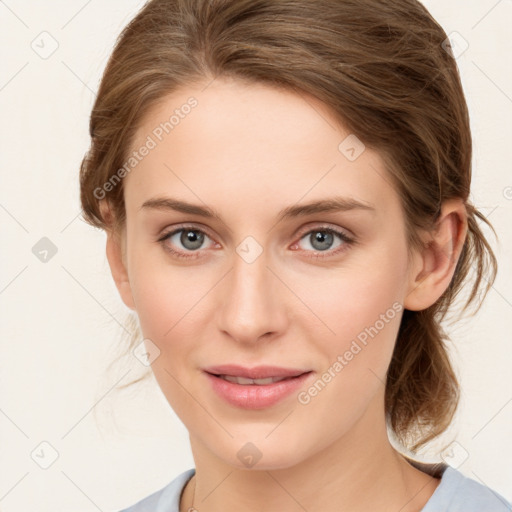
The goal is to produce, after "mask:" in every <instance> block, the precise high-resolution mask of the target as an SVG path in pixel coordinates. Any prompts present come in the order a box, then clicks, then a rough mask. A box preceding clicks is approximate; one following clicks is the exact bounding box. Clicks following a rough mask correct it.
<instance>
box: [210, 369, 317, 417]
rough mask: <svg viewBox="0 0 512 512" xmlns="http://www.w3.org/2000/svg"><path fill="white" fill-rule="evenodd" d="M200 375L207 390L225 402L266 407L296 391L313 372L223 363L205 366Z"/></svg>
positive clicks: (247, 407)
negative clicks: (206, 383) (209, 389)
mask: <svg viewBox="0 0 512 512" xmlns="http://www.w3.org/2000/svg"><path fill="white" fill-rule="evenodd" d="M204 374H205V375H206V377H207V379H208V381H209V382H210V385H211V389H212V390H213V391H214V392H215V393H216V394H217V396H219V397H220V398H221V399H222V400H223V401H225V402H227V403H228V404H230V405H232V406H235V407H238V408H242V409H266V408H269V407H271V406H273V405H275V404H277V403H278V402H281V401H282V400H284V399H286V398H287V397H291V395H293V393H294V392H298V390H299V389H300V388H301V387H303V386H305V385H306V384H307V383H308V382H309V380H310V378H311V375H313V374H314V372H313V371H312V370H303V369H296V368H282V367H275V366H259V367H254V368H244V367H241V366H235V365H224V366H217V367H210V368H207V369H205V370H204Z"/></svg>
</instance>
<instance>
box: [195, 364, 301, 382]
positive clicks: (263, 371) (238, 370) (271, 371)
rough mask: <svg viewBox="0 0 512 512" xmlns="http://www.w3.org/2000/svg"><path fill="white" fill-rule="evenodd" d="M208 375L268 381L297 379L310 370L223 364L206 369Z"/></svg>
mask: <svg viewBox="0 0 512 512" xmlns="http://www.w3.org/2000/svg"><path fill="white" fill-rule="evenodd" d="M204 371H205V372H207V373H212V374H215V375H233V376H235V377H246V378H248V379H266V378H267V377H297V376H298V375H301V374H303V373H305V372H308V371H310V370H308V369H306V370H305V369H300V368H283V367H281V366H254V367H252V368H246V367H244V366H240V365H237V364H223V365H219V366H210V367H208V368H204Z"/></svg>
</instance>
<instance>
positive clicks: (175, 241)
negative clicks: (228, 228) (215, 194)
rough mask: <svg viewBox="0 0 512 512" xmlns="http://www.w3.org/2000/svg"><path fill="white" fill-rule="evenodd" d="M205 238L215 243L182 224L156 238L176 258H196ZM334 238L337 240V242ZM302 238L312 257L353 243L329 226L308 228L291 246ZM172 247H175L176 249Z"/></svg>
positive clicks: (332, 251)
mask: <svg viewBox="0 0 512 512" xmlns="http://www.w3.org/2000/svg"><path fill="white" fill-rule="evenodd" d="M207 239H208V240H210V241H211V244H210V246H213V245H214V244H215V242H213V240H212V239H211V238H210V237H209V236H208V235H207V234H206V233H205V232H204V231H203V230H201V229H198V228H195V227H187V226H182V227H180V228H178V229H174V230H173V231H170V232H169V233H166V234H164V235H163V236H162V237H161V238H159V239H158V242H160V243H161V244H162V245H163V246H164V248H165V250H166V251H167V252H169V253H171V254H172V255H173V256H176V257H177V258H198V257H200V256H201V252H202V249H207V248H208V247H203V244H204V243H205V240H207ZM336 239H337V240H338V242H337V244H336ZM302 240H306V241H307V242H308V243H309V246H310V248H306V249H303V248H302V250H304V251H305V252H309V253H313V254H311V256H310V257H312V258H327V257H329V256H333V255H336V254H338V253H340V252H342V251H344V250H346V249H347V248H348V247H349V246H350V245H352V244H354V243H355V240H354V239H353V238H351V237H349V236H348V235H346V234H345V233H343V232H342V231H338V230H336V229H333V228H331V227H318V228H315V229H310V230H309V231H308V232H306V233H305V234H304V235H302V236H301V238H300V240H299V242H298V243H295V244H294V245H293V246H294V247H298V246H299V245H300V242H301V241H302ZM334 244H336V245H334ZM180 246H181V248H180ZM173 247H177V249H174V248H173ZM294 250H295V249H294ZM322 253H325V254H322Z"/></svg>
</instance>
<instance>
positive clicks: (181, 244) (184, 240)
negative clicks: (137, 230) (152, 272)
mask: <svg viewBox="0 0 512 512" xmlns="http://www.w3.org/2000/svg"><path fill="white" fill-rule="evenodd" d="M206 239H209V240H211V238H210V237H209V236H208V235H207V234H206V233H205V232H204V231H202V230H201V229H197V228H194V227H186V226H182V227H181V228H179V229H174V230H173V231H171V232H169V233H166V234H164V235H163V236H162V237H161V238H159V239H158V242H160V243H161V244H162V245H163V246H164V248H165V250H167V251H169V252H170V253H171V254H173V255H175V256H177V257H178V258H196V257H197V256H199V254H198V253H199V251H198V249H201V248H203V249H204V248H205V247H202V246H203V244H204V242H205V240H206ZM169 242H170V243H169ZM212 242H213V240H212ZM173 246H174V247H177V248H178V250H176V249H174V248H173ZM187 252H188V253H189V254H187ZM190 253H191V254H190ZM196 253H197V254H196Z"/></svg>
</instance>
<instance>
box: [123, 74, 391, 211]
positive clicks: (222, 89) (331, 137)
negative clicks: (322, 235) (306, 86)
mask: <svg viewBox="0 0 512 512" xmlns="http://www.w3.org/2000/svg"><path fill="white" fill-rule="evenodd" d="M144 146H147V147H150V150H146V151H144V153H145V156H144V157H142V158H140V159H139V160H138V161H137V162H136V165H135V166H134V167H133V170H131V171H130V172H129V173H128V174H127V176H126V177H125V199H126V204H127V209H128V208H130V207H131V208H135V207H136V208H140V206H141V205H142V203H143V202H144V201H145V200H147V199H148V198H150V197H152V196H156V195H160V196H161V195H163V194H165V193H166V192H168V193H169V194H172V195H173V196H179V197H181V198H183V199H188V200H195V201H194V202H198V201H197V200H198V199H201V200H202V201H204V202H206V203H208V204H210V203H212V204H215V203H216V202H220V203H222V202H228V203H229V204H231V205H237V206H239V207H243V206H244V205H245V206H246V207H247V208H249V207H253V208H254V207H255V205H256V204H257V203H259V209H260V210H261V213H263V212H268V211H269V210H271V209H272V207H273V205H275V207H276V209H279V210H281V209H282V207H283V205H288V204H292V203H296V202H298V201H300V200H301V199H302V198H303V199H304V201H307V200H313V199H318V198H322V197H325V196H326V194H327V195H337V196H340V195H341V196H347V197H351V198H354V199H356V200H360V201H364V202H367V203H371V204H375V205H376V207H377V208H379V209H381V210H382V209H384V210H385V209H389V208H395V209H396V207H397V206H398V205H399V198H398V197H397V195H396V193H395V191H394V189H393V187H392V186H391V180H390V178H389V176H388V174H387V171H386V169H385V168H384V164H383V161H382V160H381V158H380V157H379V155H378V153H376V152H375V151H373V150H370V149H369V148H365V147H364V144H363V143H362V142H361V141H359V139H357V137H356V136H355V135H354V134H351V133H350V132H349V131H347V130H346V129H345V128H344V127H343V125H341V124H340V122H339V121H338V120H337V119H336V118H335V117H334V115H333V114H332V112H331V111H330V110H329V108H328V107H327V106H326V105H324V104H323V103H321V102H320V101H318V100H317V99H315V98H313V97H311V96H309V95H306V94H302V93H301V94H299V93H294V92H290V91H289V90H284V89H277V88H274V87H270V86H267V85H264V84H246V83H242V82H238V81H235V80H226V79H216V80H214V81H213V82H211V83H210V84H208V83H206V82H205V83H204V84H200V85H196V86H191V87H186V88H182V89H179V90H177V91H175V92H173V93H172V94H170V95H168V96H166V97H164V98H162V100H161V101H160V102H159V103H158V104H157V105H155V106H154V107H153V108H152V109H151V110H150V111H149V112H148V114H147V115H146V116H145V118H144V119H143V121H142V123H141V125H140V126H139V128H138V130H137V133H136V137H135V138H134V141H133V143H132V146H131V151H136V152H137V151H139V150H140V149H141V148H143V147H144ZM382 213H385V211H382Z"/></svg>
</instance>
